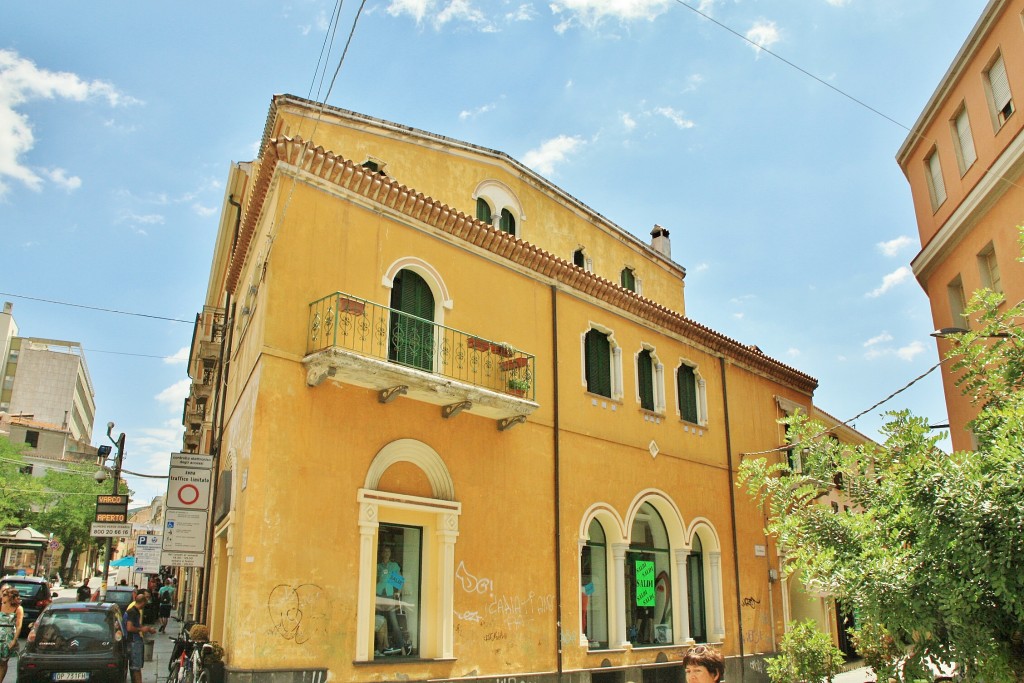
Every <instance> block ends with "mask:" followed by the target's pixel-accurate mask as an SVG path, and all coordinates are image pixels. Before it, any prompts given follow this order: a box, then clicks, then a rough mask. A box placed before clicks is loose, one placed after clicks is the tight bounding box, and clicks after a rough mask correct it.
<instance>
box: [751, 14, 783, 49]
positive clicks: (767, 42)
mask: <svg viewBox="0 0 1024 683" xmlns="http://www.w3.org/2000/svg"><path fill="white" fill-rule="evenodd" d="M746 37H747V40H749V41H750V42H751V43H753V44H754V45H753V48H754V50H755V51H756V52H757V54H758V56H760V54H761V48H766V47H771V46H772V45H774V44H775V43H777V42H779V40H780V39H781V37H782V36H781V34H780V33H779V28H778V26H776V25H775V22H774V21H767V20H766V19H758V20H757V21H756V22H754V25H753V26H751V27H750V29H749V30H748V31H747V33H746Z"/></svg>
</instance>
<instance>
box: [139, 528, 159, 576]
mask: <svg viewBox="0 0 1024 683" xmlns="http://www.w3.org/2000/svg"><path fill="white" fill-rule="evenodd" d="M135 571H137V572H142V573H144V574H156V573H158V572H159V571H160V537H159V536H155V535H152V534H146V535H143V536H136V537H135Z"/></svg>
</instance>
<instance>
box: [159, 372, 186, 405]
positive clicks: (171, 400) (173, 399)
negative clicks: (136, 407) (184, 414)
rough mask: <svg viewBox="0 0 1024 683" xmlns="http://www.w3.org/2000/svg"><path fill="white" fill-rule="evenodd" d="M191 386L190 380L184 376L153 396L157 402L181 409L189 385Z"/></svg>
mask: <svg viewBox="0 0 1024 683" xmlns="http://www.w3.org/2000/svg"><path fill="white" fill-rule="evenodd" d="M191 386H192V380H190V379H188V378H185V379H183V380H179V381H177V382H175V383H174V384H172V385H171V386H169V387H167V388H166V389H164V390H163V391H161V392H160V393H159V394H157V395H156V396H154V397H153V398H155V399H156V400H157V402H158V403H162V404H164V405H166V406H167V407H168V408H170V409H172V410H181V406H182V404H183V403H184V402H185V399H186V398H187V397H188V391H189V387H191Z"/></svg>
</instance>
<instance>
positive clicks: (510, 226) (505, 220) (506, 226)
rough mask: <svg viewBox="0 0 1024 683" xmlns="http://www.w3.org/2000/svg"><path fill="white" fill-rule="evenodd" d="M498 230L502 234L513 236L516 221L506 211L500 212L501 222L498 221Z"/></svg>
mask: <svg viewBox="0 0 1024 683" xmlns="http://www.w3.org/2000/svg"><path fill="white" fill-rule="evenodd" d="M498 229H500V230H501V231H502V232H507V233H508V234H510V235H512V236H515V234H516V219H515V216H513V215H512V212H511V211H509V210H508V209H502V210H501V220H500V221H498Z"/></svg>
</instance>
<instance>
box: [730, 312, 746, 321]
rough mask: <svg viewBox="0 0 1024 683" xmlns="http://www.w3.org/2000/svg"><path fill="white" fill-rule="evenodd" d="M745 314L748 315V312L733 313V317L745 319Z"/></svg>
mask: <svg viewBox="0 0 1024 683" xmlns="http://www.w3.org/2000/svg"><path fill="white" fill-rule="evenodd" d="M744 315H746V314H745V313H733V314H732V317H734V318H736V319H737V320H743V316H744Z"/></svg>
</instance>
